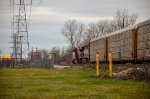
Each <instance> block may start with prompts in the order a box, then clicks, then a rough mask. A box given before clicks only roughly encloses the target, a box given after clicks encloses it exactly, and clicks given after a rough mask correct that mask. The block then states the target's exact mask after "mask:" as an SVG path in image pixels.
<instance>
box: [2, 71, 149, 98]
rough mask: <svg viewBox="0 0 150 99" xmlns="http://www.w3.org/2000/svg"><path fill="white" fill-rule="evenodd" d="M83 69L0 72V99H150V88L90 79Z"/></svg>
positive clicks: (138, 84) (121, 81)
mask: <svg viewBox="0 0 150 99" xmlns="http://www.w3.org/2000/svg"><path fill="white" fill-rule="evenodd" d="M91 76H94V71H91V70H82V69H63V70H57V69H35V68H28V69H1V70H0V98H1V99H16V98H18V99H53V98H55V99H56V98H58V99H66V98H67V99H68V98H69V99H70V98H71V99H72V98H73V99H76V98H77V99H82V98H86V99H87V98H88V99H93V98H94V99H95V98H97V99H118V98H119V99H120V98H121V99H122V98H123V99H150V84H148V83H146V82H140V81H138V82H137V81H131V80H128V81H123V80H114V79H102V78H95V77H91Z"/></svg>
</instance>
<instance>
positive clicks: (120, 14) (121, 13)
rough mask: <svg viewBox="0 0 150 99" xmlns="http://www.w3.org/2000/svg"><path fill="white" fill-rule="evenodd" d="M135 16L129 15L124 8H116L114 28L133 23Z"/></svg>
mask: <svg viewBox="0 0 150 99" xmlns="http://www.w3.org/2000/svg"><path fill="white" fill-rule="evenodd" d="M137 17H138V15H137V14H131V15H130V14H129V13H128V10H126V9H122V10H117V11H116V13H115V15H114V21H115V23H116V30H118V29H122V28H124V27H127V26H130V25H133V24H135V22H136V19H137Z"/></svg>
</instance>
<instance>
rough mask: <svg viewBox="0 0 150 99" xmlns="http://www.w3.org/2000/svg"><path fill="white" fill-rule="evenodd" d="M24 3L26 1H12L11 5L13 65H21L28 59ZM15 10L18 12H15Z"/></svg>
mask: <svg viewBox="0 0 150 99" xmlns="http://www.w3.org/2000/svg"><path fill="white" fill-rule="evenodd" d="M25 1H28V0H17V1H16V0H12V3H13V31H12V36H11V37H12V43H13V47H12V48H13V53H12V58H13V60H14V62H15V65H18V64H22V59H23V58H26V59H27V60H28V58H29V56H28V55H29V39H28V25H27V16H26V12H27V11H26V5H32V0H31V4H27V3H26V2H25ZM16 8H17V9H18V8H19V9H18V10H19V11H17V12H16V11H15V10H16Z"/></svg>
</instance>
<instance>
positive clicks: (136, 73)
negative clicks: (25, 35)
mask: <svg viewBox="0 0 150 99" xmlns="http://www.w3.org/2000/svg"><path fill="white" fill-rule="evenodd" d="M113 77H114V78H116V79H122V80H128V79H132V80H146V81H148V82H150V68H149V69H144V68H128V69H126V70H122V71H120V72H118V73H114V75H113Z"/></svg>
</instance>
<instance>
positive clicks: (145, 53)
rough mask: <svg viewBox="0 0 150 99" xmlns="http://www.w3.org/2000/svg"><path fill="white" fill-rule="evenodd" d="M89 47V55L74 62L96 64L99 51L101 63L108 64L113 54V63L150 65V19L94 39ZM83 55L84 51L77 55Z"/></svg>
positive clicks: (76, 58) (77, 58) (75, 58)
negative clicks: (110, 54)
mask: <svg viewBox="0 0 150 99" xmlns="http://www.w3.org/2000/svg"><path fill="white" fill-rule="evenodd" d="M87 46H88V47H87V48H88V55H86V56H82V57H74V58H73V60H78V61H79V62H80V63H82V62H83V58H84V59H86V60H87V61H86V62H91V63H94V62H95V54H96V51H99V54H100V61H101V62H108V53H109V52H111V53H112V55H113V63H144V62H146V63H150V19H149V20H146V21H144V22H141V23H139V24H136V25H133V26H129V27H126V28H123V29H120V30H117V31H115V32H112V33H108V34H105V35H102V36H100V37H97V38H94V39H92V40H91V41H90V43H89V45H87ZM74 53H76V52H75V51H74ZM81 53H84V50H81V51H80V53H76V54H81ZM76 56H80V55H76Z"/></svg>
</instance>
